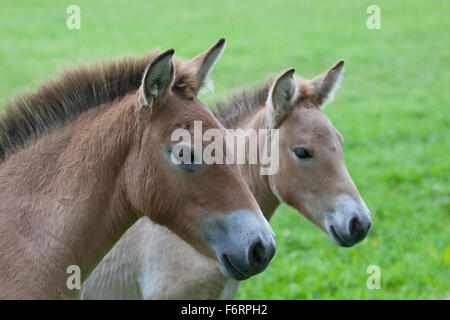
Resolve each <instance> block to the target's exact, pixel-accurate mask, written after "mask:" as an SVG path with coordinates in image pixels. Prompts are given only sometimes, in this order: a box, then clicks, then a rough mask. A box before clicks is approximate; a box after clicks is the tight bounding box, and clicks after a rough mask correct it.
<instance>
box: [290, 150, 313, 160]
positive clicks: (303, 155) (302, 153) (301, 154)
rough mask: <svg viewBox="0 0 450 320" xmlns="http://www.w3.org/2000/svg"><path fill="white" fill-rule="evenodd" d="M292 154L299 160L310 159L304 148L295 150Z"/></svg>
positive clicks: (310, 156) (309, 154)
mask: <svg viewBox="0 0 450 320" xmlns="http://www.w3.org/2000/svg"><path fill="white" fill-rule="evenodd" d="M294 153H295V155H296V156H297V158H300V159H310V158H312V155H311V153H310V152H309V151H308V150H306V149H305V148H295V149H294Z"/></svg>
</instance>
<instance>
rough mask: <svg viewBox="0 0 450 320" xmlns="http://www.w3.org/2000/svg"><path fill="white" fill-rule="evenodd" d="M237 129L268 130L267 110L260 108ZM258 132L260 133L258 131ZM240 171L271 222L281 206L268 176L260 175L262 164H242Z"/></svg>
mask: <svg viewBox="0 0 450 320" xmlns="http://www.w3.org/2000/svg"><path fill="white" fill-rule="evenodd" d="M237 128H242V129H255V130H259V129H267V128H266V121H265V108H264V107H260V108H258V109H257V111H256V112H255V113H253V115H250V116H248V117H246V118H245V119H243V120H242V121H240V122H239V124H238V125H237ZM257 132H258V131H257ZM259 143H260V145H264V143H265V141H259ZM248 147H249V146H248V144H246V148H247V149H246V153H247V154H248ZM239 169H240V171H241V173H242V175H243V177H244V179H245V181H246V182H247V185H248V186H249V188H250V190H251V191H252V193H253V196H254V197H255V199H256V201H257V202H258V205H259V207H260V208H261V211H262V212H263V214H264V216H265V217H266V219H267V220H270V219H271V218H272V216H273V214H274V213H275V210H276V209H277V207H278V206H279V205H280V201H279V200H278V198H277V196H276V195H275V194H274V193H273V191H272V189H271V187H270V183H269V179H268V176H267V175H261V174H260V169H261V166H260V163H259V161H258V164H248V163H245V164H241V165H239Z"/></svg>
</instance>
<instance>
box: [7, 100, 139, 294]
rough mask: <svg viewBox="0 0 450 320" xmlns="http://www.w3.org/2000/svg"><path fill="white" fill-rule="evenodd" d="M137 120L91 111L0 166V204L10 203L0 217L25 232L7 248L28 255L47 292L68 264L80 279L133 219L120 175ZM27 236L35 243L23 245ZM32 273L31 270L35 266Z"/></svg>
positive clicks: (118, 111)
mask: <svg viewBox="0 0 450 320" xmlns="http://www.w3.org/2000/svg"><path fill="white" fill-rule="evenodd" d="M135 119H136V114H135V110H134V108H131V107H130V105H128V106H126V103H122V104H119V105H115V106H113V105H111V106H109V107H108V106H103V107H99V108H97V109H93V110H90V111H88V112H86V113H85V114H82V115H80V116H79V117H78V118H77V119H75V120H73V121H72V122H70V123H68V124H66V125H64V126H62V127H60V128H59V129H56V130H54V131H53V132H51V133H50V134H47V135H44V136H42V137H41V138H40V139H39V140H37V141H35V142H34V143H33V145H30V146H28V147H27V148H25V149H23V150H21V151H20V152H18V153H16V154H14V155H12V156H11V157H10V158H9V159H8V160H7V161H6V163H3V164H2V165H1V166H0V180H2V181H4V182H5V183H2V186H0V203H2V202H3V200H7V202H4V203H9V207H5V206H4V205H3V206H2V205H0V214H1V215H2V216H4V215H6V217H7V219H6V220H7V221H8V222H10V224H9V227H8V228H9V229H10V232H12V231H11V230H20V229H21V228H22V229H23V228H24V226H26V228H27V229H29V230H28V231H27V234H25V235H24V234H19V232H17V234H15V236H14V238H15V239H17V241H14V242H13V244H12V245H13V246H14V245H15V244H16V243H17V244H18V245H17V246H18V248H17V247H16V248H15V250H23V251H24V252H33V253H32V255H33V259H32V260H34V261H35V262H36V264H39V265H41V266H42V267H41V269H42V271H43V272H44V273H45V274H46V275H47V278H45V274H44V275H43V278H44V279H46V281H47V282H48V283H52V285H53V287H58V288H64V290H66V289H65V288H66V279H67V277H68V274H66V269H67V267H68V266H69V265H77V266H79V267H80V269H81V278H82V280H84V279H86V278H87V277H88V276H89V274H90V272H91V271H92V270H93V268H94V267H95V266H96V264H97V263H98V262H99V261H100V260H101V258H102V257H103V256H104V255H105V254H106V253H107V252H108V250H109V249H110V248H111V247H112V246H113V245H114V243H115V242H116V241H117V240H118V239H119V238H120V236H121V235H122V234H123V233H124V232H125V231H126V230H127V229H128V227H130V226H131V225H132V224H133V223H134V222H135V221H136V220H137V216H136V215H135V214H134V212H133V210H132V209H131V207H130V206H129V204H128V202H127V199H126V196H125V191H124V180H125V179H124V170H123V164H124V162H125V159H126V157H127V152H128V150H129V148H130V146H131V143H132V140H133V123H135ZM24 172H26V174H24ZM15 228H16V229H15ZM29 235H33V242H30V241H24V240H27V239H24V238H26V237H27V236H29ZM0 237H1V236H0ZM28 240H29V239H28ZM2 241H3V242H5V241H8V239H6V240H5V239H3V240H1V241H0V251H1V250H3V249H2V248H1V242H2ZM23 243H27V245H26V246H23V245H22V244H23ZM30 247H31V248H30ZM19 263H20V261H19ZM34 267H35V268H34V271H33V272H36V269H38V270H39V268H40V267H39V266H34ZM49 278H50V279H51V280H49ZM37 286H39V285H37ZM42 286H45V284H42ZM40 289H42V287H41V288H40ZM44 292H45V291H44ZM70 293H71V292H67V290H66V292H65V293H63V294H69V295H70Z"/></svg>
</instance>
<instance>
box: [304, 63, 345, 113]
mask: <svg viewBox="0 0 450 320" xmlns="http://www.w3.org/2000/svg"><path fill="white" fill-rule="evenodd" d="M344 71H345V69H344V60H339V61H338V62H336V64H335V65H334V66H333V67H331V68H330V69H329V70H328V71H326V72H325V73H323V74H321V75H320V76H318V77H316V78H314V79H313V80H312V83H313V85H314V87H315V98H316V101H317V102H318V103H319V104H320V105H321V106H324V105H326V104H328V103H330V102H332V101H333V100H334V96H335V94H336V91H337V90H338V89H339V86H340V84H341V82H342V77H343V75H344Z"/></svg>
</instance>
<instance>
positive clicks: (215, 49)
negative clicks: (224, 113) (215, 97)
mask: <svg viewBox="0 0 450 320" xmlns="http://www.w3.org/2000/svg"><path fill="white" fill-rule="evenodd" d="M224 50H225V39H224V38H221V39H220V40H219V41H217V43H216V44H215V45H213V46H212V47H211V48H209V49H208V50H206V51H205V52H203V53H201V54H199V55H198V56H196V57H195V58H193V59H192V60H191V61H190V62H189V64H190V65H191V67H192V68H193V69H194V70H195V78H196V79H195V81H196V84H195V92H196V93H198V92H199V91H200V90H201V89H208V90H210V91H212V90H214V84H213V83H212V81H211V80H209V75H210V74H211V71H212V69H213V67H214V65H215V64H216V62H217V60H218V59H219V58H220V56H221V55H222V53H223V51H224Z"/></svg>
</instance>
